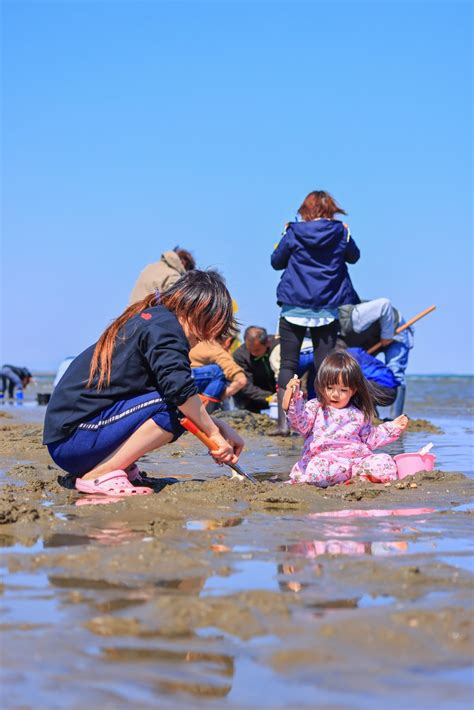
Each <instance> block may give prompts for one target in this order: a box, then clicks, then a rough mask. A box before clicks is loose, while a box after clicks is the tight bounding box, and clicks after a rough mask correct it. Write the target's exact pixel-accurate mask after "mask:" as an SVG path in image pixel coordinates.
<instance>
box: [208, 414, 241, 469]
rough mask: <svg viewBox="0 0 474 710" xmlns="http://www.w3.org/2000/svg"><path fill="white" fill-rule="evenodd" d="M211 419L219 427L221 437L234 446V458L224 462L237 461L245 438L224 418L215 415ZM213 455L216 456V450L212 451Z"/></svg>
mask: <svg viewBox="0 0 474 710" xmlns="http://www.w3.org/2000/svg"><path fill="white" fill-rule="evenodd" d="M211 419H212V421H213V422H214V424H215V425H216V427H217V428H218V429H219V432H220V435H221V437H222V438H223V439H224V440H225V441H226V442H227V443H228V444H230V446H231V447H232V458H231V459H230V460H229V461H227V460H226V461H224V462H223V463H237V461H238V459H239V456H240V454H241V453H242V449H243V448H244V445H245V442H244V440H243V439H242V437H241V436H240V435H239V434H238V433H237V432H236V431H235V429H232V427H231V426H229V425H228V424H227V422H225V421H224V420H223V419H218V418H214V417H211ZM212 439H214V437H212ZM212 455H213V456H215V452H214V451H213V452H212Z"/></svg>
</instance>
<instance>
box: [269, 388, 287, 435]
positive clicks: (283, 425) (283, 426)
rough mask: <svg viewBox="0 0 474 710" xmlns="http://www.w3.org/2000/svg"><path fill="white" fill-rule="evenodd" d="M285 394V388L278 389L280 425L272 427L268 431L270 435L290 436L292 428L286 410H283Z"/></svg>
mask: <svg viewBox="0 0 474 710" xmlns="http://www.w3.org/2000/svg"><path fill="white" fill-rule="evenodd" d="M284 396H285V390H284V389H279V390H278V426H277V428H276V429H272V430H271V431H269V432H268V436H290V429H289V427H288V420H287V418H286V412H284V411H283V406H282V404H283V397H284Z"/></svg>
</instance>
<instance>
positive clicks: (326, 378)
mask: <svg viewBox="0 0 474 710" xmlns="http://www.w3.org/2000/svg"><path fill="white" fill-rule="evenodd" d="M350 375H351V373H350V369H349V368H348V367H344V365H343V366H342V367H340V366H338V365H336V364H334V365H333V364H332V363H331V364H330V363H327V364H326V367H324V368H322V371H321V370H320V373H319V374H318V382H319V385H320V387H322V388H324V389H325V388H326V387H333V386H334V385H339V384H340V383H341V381H342V384H343V385H344V387H351V376H350Z"/></svg>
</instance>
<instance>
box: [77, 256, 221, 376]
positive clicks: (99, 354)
mask: <svg viewBox="0 0 474 710" xmlns="http://www.w3.org/2000/svg"><path fill="white" fill-rule="evenodd" d="M157 305H163V306H165V307H166V308H167V309H168V310H169V311H172V312H173V313H174V314H175V316H176V317H177V318H178V319H180V320H181V322H184V323H186V324H187V326H188V328H189V330H190V331H191V332H192V333H193V335H195V336H196V337H197V338H198V339H199V340H214V339H216V338H220V337H221V336H223V335H225V334H226V333H227V332H229V331H231V330H232V328H234V327H235V321H234V314H233V310H232V298H231V296H230V293H229V291H228V290H227V287H226V285H225V282H224V280H223V278H222V277H221V276H220V274H218V273H217V272H216V271H199V270H197V269H196V270H192V271H188V272H187V273H186V274H184V276H181V278H180V279H178V281H176V282H175V283H174V284H173V285H172V286H170V287H169V288H168V289H166V291H164V292H163V293H161V294H157V293H156V294H155V293H153V294H150V295H148V296H146V297H145V298H144V299H143V300H141V301H138V302H137V303H134V304H132V305H131V306H129V307H128V308H126V309H125V311H124V312H123V313H122V315H120V316H119V317H118V318H116V319H115V320H114V321H113V322H112V323H111V324H110V325H109V327H108V328H106V329H105V330H104V332H103V333H102V335H101V336H100V338H99V340H98V341H97V345H96V346H95V350H94V353H93V355H92V360H91V364H90V369H89V379H88V381H87V387H91V386H92V383H93V381H94V378H95V377H96V376H97V384H96V388H97V389H98V390H100V389H102V387H103V386H104V384H105V385H106V386H108V385H109V384H110V376H111V369H112V355H113V351H114V348H115V342H116V339H117V336H118V333H119V331H120V330H121V328H123V326H124V325H125V323H127V321H129V320H130V318H133V316H136V315H139V314H140V313H141V312H142V311H144V310H146V309H147V308H150V307H152V306H157Z"/></svg>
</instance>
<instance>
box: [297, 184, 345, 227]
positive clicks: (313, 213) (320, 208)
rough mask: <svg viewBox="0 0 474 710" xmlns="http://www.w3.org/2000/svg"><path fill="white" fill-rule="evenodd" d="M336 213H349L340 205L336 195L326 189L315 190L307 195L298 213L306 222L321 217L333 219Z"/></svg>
mask: <svg viewBox="0 0 474 710" xmlns="http://www.w3.org/2000/svg"><path fill="white" fill-rule="evenodd" d="M336 213H339V214H347V212H345V211H344V210H343V209H342V207H339V205H338V204H337V202H336V200H335V199H334V197H332V195H330V194H329V192H325V191H324V190H314V191H313V192H310V193H309V195H306V197H305V198H304V200H303V203H302V205H301V207H300V208H299V210H298V214H299V215H300V216H301V218H302V219H304V220H305V222H307V221H309V220H311V219H318V218H321V217H323V218H325V219H332V218H333V217H334V215H335V214H336Z"/></svg>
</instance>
